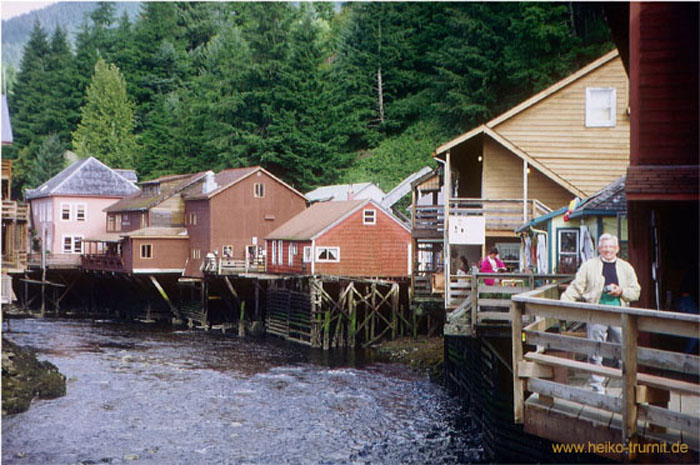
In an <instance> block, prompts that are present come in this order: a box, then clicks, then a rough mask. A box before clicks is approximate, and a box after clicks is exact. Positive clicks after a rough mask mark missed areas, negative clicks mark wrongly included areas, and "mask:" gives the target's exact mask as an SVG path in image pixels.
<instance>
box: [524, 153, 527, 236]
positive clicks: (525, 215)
mask: <svg viewBox="0 0 700 465" xmlns="http://www.w3.org/2000/svg"><path fill="white" fill-rule="evenodd" d="M527 222H528V218H527V160H523V223H527Z"/></svg>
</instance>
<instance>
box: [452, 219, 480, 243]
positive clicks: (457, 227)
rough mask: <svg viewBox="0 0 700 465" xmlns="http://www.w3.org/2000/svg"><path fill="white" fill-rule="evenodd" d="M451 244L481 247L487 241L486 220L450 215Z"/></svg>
mask: <svg viewBox="0 0 700 465" xmlns="http://www.w3.org/2000/svg"><path fill="white" fill-rule="evenodd" d="M448 238H449V240H450V244H466V245H481V244H484V242H485V241H486V218H484V217H483V216H457V215H454V216H453V215H450V230H449V237H448Z"/></svg>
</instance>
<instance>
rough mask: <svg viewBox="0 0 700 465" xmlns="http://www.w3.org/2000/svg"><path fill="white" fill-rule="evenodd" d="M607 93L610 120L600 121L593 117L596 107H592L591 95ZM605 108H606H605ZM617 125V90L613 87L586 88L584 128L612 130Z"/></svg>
mask: <svg viewBox="0 0 700 465" xmlns="http://www.w3.org/2000/svg"><path fill="white" fill-rule="evenodd" d="M596 92H608V106H609V108H610V119H600V118H597V117H596V116H595V110H597V109H598V108H597V107H594V106H593V94H594V93H596ZM606 108H607V107H606ZM616 125H617V89H616V88H615V87H586V127H588V128H612V127H615V126H616Z"/></svg>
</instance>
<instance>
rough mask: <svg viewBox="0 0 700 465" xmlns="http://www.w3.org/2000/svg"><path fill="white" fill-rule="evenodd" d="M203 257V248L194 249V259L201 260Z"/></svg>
mask: <svg viewBox="0 0 700 465" xmlns="http://www.w3.org/2000/svg"><path fill="white" fill-rule="evenodd" d="M201 258H202V249H192V260H199V259H201Z"/></svg>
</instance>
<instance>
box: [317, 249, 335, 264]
mask: <svg viewBox="0 0 700 465" xmlns="http://www.w3.org/2000/svg"><path fill="white" fill-rule="evenodd" d="M316 261H317V262H319V263H323V262H327V263H338V262H340V247H316Z"/></svg>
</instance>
